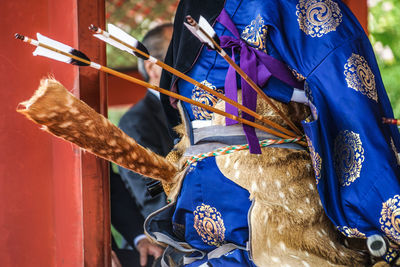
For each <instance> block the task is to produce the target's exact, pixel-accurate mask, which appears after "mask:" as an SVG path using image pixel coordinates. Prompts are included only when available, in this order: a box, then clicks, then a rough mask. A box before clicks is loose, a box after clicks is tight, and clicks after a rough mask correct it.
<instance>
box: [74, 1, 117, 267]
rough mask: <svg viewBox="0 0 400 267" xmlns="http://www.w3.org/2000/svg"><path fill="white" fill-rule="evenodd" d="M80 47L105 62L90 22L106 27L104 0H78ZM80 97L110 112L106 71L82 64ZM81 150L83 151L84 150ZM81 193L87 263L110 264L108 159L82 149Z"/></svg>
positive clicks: (95, 58) (105, 112)
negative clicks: (102, 71)
mask: <svg viewBox="0 0 400 267" xmlns="http://www.w3.org/2000/svg"><path fill="white" fill-rule="evenodd" d="M77 3H78V9H77V16H78V40H79V41H78V43H79V50H81V51H85V53H86V55H87V56H88V57H89V58H90V59H91V60H92V61H94V62H97V63H100V64H102V65H105V64H106V58H105V55H106V54H105V52H106V50H105V44H104V43H103V42H100V41H99V40H97V39H96V38H94V37H93V36H92V33H91V32H90V31H89V29H88V27H89V25H90V24H94V25H100V27H101V28H103V29H104V28H105V27H104V26H105V1H104V0H86V1H81V0H77ZM79 89H80V90H79V93H80V99H82V100H83V101H85V102H86V103H87V104H89V105H90V106H91V107H93V108H94V109H95V110H96V111H98V112H99V113H101V114H107V87H106V75H105V74H104V73H101V72H99V71H97V70H94V69H92V68H80V72H79ZM81 153H82V152H81ZM81 163H82V173H81V175H82V183H83V184H82V193H83V221H84V225H83V226H84V228H83V230H84V259H85V260H84V262H85V266H93V267H97V266H109V265H110V255H111V254H110V253H111V241H110V238H111V235H110V197H109V195H110V187H109V170H108V166H109V165H108V162H106V161H104V160H102V159H100V158H98V157H95V156H93V155H92V154H90V153H83V154H82V157H81Z"/></svg>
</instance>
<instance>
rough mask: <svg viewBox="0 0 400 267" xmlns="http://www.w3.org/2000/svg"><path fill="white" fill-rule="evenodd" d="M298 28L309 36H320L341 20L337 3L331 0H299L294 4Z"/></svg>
mask: <svg viewBox="0 0 400 267" xmlns="http://www.w3.org/2000/svg"><path fill="white" fill-rule="evenodd" d="M296 8H297V11H296V15H297V21H298V22H299V26H300V29H301V30H302V31H303V32H305V33H306V34H307V35H310V36H311V37H322V36H323V35H324V34H327V33H329V32H331V31H336V28H337V27H338V26H339V25H340V23H341V22H342V13H341V11H340V8H339V5H338V4H337V3H335V2H334V1H332V0H300V1H299V4H297V6H296Z"/></svg>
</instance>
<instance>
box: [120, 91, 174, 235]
mask: <svg viewBox="0 0 400 267" xmlns="http://www.w3.org/2000/svg"><path fill="white" fill-rule="evenodd" d="M119 127H120V128H121V129H122V130H123V131H124V132H125V133H126V134H128V135H129V136H131V137H132V138H134V139H135V140H136V141H137V142H138V143H139V144H140V145H142V146H143V147H146V148H149V149H150V150H152V151H153V152H155V153H157V154H159V155H161V156H166V155H167V154H168V153H169V151H170V150H171V149H172V147H173V139H172V137H171V135H170V132H171V130H170V128H169V126H168V123H167V118H166V116H165V113H164V111H163V109H162V106H161V103H160V100H159V99H158V98H157V96H155V95H154V94H153V93H151V92H147V94H146V96H145V98H144V99H142V100H141V101H140V102H139V103H137V104H136V105H135V106H133V107H132V108H131V109H130V110H129V111H128V112H127V113H125V114H124V116H122V118H121V121H120V123H119ZM119 173H120V175H121V178H122V180H123V181H124V183H125V186H126V187H127V189H128V190H129V192H130V193H131V195H132V197H133V198H134V199H135V201H136V204H137V205H138V206H139V208H140V211H141V213H142V215H143V217H144V218H146V217H147V216H148V215H149V214H150V213H151V212H153V211H155V210H158V209H159V208H161V207H162V206H164V205H165V204H166V196H165V194H164V193H161V194H159V195H158V196H155V197H153V198H152V197H151V196H150V194H149V193H148V192H147V188H146V184H147V183H149V182H150V181H153V179H151V178H147V177H144V176H142V175H140V174H137V173H134V172H132V171H129V170H127V169H124V168H122V167H119ZM142 233H143V232H142Z"/></svg>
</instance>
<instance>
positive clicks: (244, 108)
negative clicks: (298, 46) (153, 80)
mask: <svg viewBox="0 0 400 267" xmlns="http://www.w3.org/2000/svg"><path fill="white" fill-rule="evenodd" d="M96 29H97V31H96V33H98V34H102V35H103V36H104V37H106V38H111V39H113V40H114V41H116V42H119V43H120V44H122V45H124V46H126V47H128V48H129V49H131V50H133V51H135V52H136V53H139V54H140V55H142V56H143V57H145V58H147V59H150V60H152V62H154V63H155V64H156V65H158V66H160V67H161V68H163V69H165V70H167V71H168V72H170V73H172V74H174V75H176V76H178V77H179V78H181V79H183V80H186V81H187V82H189V83H191V84H194V85H196V86H198V87H199V88H201V89H203V90H204V91H206V92H208V93H210V94H212V95H214V96H216V97H218V98H220V99H222V100H224V101H225V102H227V103H229V104H231V105H232V106H234V107H236V108H238V109H239V110H242V111H244V112H246V113H247V114H249V115H251V116H253V117H254V118H256V119H258V120H260V121H262V122H264V123H265V124H267V125H269V126H271V127H273V128H275V129H277V130H279V131H281V132H282V133H285V134H287V135H289V136H292V137H295V136H296V134H294V133H293V132H292V131H290V130H288V129H286V128H284V127H282V126H280V125H279V124H277V123H275V122H273V121H271V120H269V119H267V118H265V117H263V116H261V115H260V114H258V113H257V112H255V111H253V110H251V109H249V108H247V107H245V106H243V105H241V104H239V103H237V102H235V101H234V100H232V99H230V98H229V97H226V96H225V95H224V94H221V93H218V92H217V91H215V90H213V89H211V88H209V87H208V86H205V85H204V84H202V83H199V82H198V81H196V80H195V79H193V78H191V77H189V76H188V75H186V74H184V73H182V72H180V71H178V70H177V69H175V68H172V67H171V66H169V65H167V64H165V63H164V62H162V61H160V60H158V59H156V58H154V57H152V56H150V55H148V54H147V53H145V52H143V51H142V50H140V49H138V48H136V47H134V46H131V45H130V44H128V43H126V42H124V41H122V40H121V39H119V38H116V37H114V36H113V35H111V34H109V33H108V32H106V31H104V30H102V29H100V28H98V27H96ZM222 51H223V50H222ZM243 74H244V75H246V74H245V73H244V72H243ZM246 77H247V75H246ZM261 92H262V91H261ZM262 93H263V92H262ZM271 104H272V103H271ZM272 105H273V104H272ZM301 135H302V133H301V132H300V136H301Z"/></svg>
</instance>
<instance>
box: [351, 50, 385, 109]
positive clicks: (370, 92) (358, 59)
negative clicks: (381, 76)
mask: <svg viewBox="0 0 400 267" xmlns="http://www.w3.org/2000/svg"><path fill="white" fill-rule="evenodd" d="M344 75H345V76H346V82H347V86H348V87H350V88H352V89H354V90H356V91H358V92H360V93H362V94H363V95H365V96H367V97H368V98H370V99H373V100H374V101H376V102H378V94H377V91H376V84H375V75H374V74H373V73H372V70H371V68H370V67H369V65H368V62H367V60H365V58H364V57H363V56H360V55H356V54H352V55H351V57H350V58H349V59H348V60H347V63H346V64H345V65H344Z"/></svg>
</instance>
